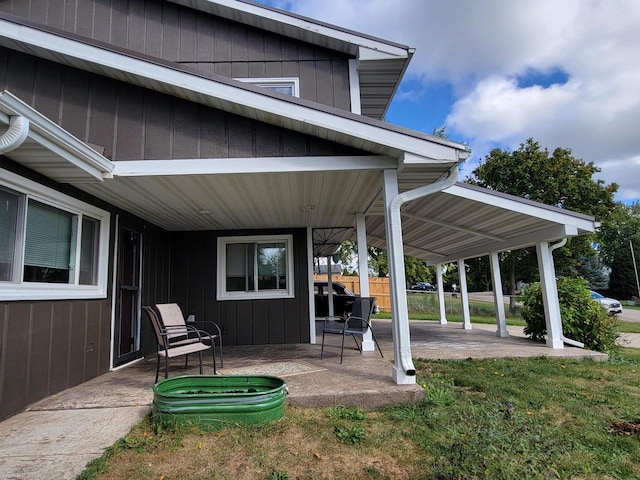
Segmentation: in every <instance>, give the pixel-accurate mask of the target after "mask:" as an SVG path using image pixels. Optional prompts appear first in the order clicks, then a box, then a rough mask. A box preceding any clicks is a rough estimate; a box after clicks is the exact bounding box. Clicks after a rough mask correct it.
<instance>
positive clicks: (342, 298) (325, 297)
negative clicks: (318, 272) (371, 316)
mask: <svg viewBox="0 0 640 480" xmlns="http://www.w3.org/2000/svg"><path fill="white" fill-rule="evenodd" d="M331 286H332V287H333V314H334V315H335V316H336V317H344V316H346V315H348V314H350V313H351V309H352V308H353V301H354V299H355V298H357V297H359V295H356V294H355V293H353V292H352V291H351V290H349V289H348V288H347V286H346V285H345V284H344V283H340V282H331ZM313 290H314V303H315V309H316V317H326V316H327V315H329V294H328V293H329V288H328V283H327V282H313ZM373 313H380V307H379V306H378V305H377V304H375V305H374V306H373Z"/></svg>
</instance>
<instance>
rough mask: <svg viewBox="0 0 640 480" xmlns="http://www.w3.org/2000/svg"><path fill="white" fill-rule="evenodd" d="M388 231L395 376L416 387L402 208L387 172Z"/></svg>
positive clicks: (394, 180)
mask: <svg viewBox="0 0 640 480" xmlns="http://www.w3.org/2000/svg"><path fill="white" fill-rule="evenodd" d="M383 180H384V182H383V183H384V204H385V209H384V213H385V231H386V236H387V252H388V261H389V276H390V280H391V318H392V321H391V326H392V333H393V359H394V361H393V367H392V373H391V375H392V377H393V380H394V381H395V382H396V383H397V384H415V383H416V369H415V367H414V365H413V359H412V358H411V340H410V336H409V314H408V311H407V291H406V289H405V284H404V283H405V280H404V279H405V271H404V249H403V246H402V223H401V218H400V209H399V208H397V211H395V210H394V208H393V205H392V202H393V200H394V199H395V198H396V197H398V173H397V171H396V170H384V173H383Z"/></svg>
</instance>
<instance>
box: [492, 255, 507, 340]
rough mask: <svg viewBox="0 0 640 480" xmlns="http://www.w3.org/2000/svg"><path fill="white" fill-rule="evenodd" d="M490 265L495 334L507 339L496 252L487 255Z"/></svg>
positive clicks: (498, 262) (500, 276)
mask: <svg viewBox="0 0 640 480" xmlns="http://www.w3.org/2000/svg"><path fill="white" fill-rule="evenodd" d="M489 263H490V264H491V282H492V283H493V304H494V306H495V309H496V325H497V327H498V328H497V330H496V334H497V335H498V336H499V337H508V336H509V331H508V330H507V317H506V315H505V313H504V296H503V295H502V275H501V274H500V259H499V258H498V252H491V253H490V254H489Z"/></svg>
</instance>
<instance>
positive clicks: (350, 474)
mask: <svg viewBox="0 0 640 480" xmlns="http://www.w3.org/2000/svg"><path fill="white" fill-rule="evenodd" d="M416 368H417V372H418V381H419V382H420V384H421V385H422V386H423V388H424V389H425V394H426V398H425V400H423V401H421V402H419V403H415V404H402V405H397V406H393V407H390V408H386V409H383V410H380V411H374V412H363V411H360V410H357V409H352V408H344V407H331V408H312V409H301V408H295V407H290V406H287V409H286V413H285V417H284V418H283V419H282V420H280V421H279V422H276V423H273V424H269V425H266V426H259V427H230V428H227V429H224V430H220V431H218V432H209V433H205V432H201V431H198V430H196V429H189V428H185V427H182V428H154V427H153V425H152V424H151V422H150V421H149V420H145V421H143V422H142V423H141V424H139V425H138V426H137V427H136V428H134V430H133V431H132V432H131V433H130V434H129V435H127V436H126V437H125V438H123V439H122V440H120V441H119V442H118V443H117V444H116V445H114V446H113V447H112V448H110V449H109V450H108V451H107V453H106V454H105V455H104V456H103V457H102V458H101V459H98V460H96V461H94V462H93V463H92V464H91V466H90V467H89V468H88V470H86V471H85V472H84V474H83V475H82V476H81V477H80V478H83V479H90V478H97V479H130V478H136V479H156V480H157V479H166V480H169V479H205V478H206V479H237V478H242V479H260V480H263V479H335V478H345V479H347V478H348V479H434V480H435V479H440V480H444V479H505V480H507V479H508V480H512V479H549V478H563V479H568V478H572V479H585V480H595V479H598V480H601V479H638V478H640V350H633V349H624V350H622V351H621V352H620V353H619V354H618V355H616V356H613V357H611V359H610V360H609V361H608V362H603V363H598V362H594V361H589V360H583V361H569V360H567V359H553V358H548V357H538V358H532V359H497V360H493V359H491V360H458V361H454V360H448V361H431V360H429V361H427V360H420V359H418V360H416Z"/></svg>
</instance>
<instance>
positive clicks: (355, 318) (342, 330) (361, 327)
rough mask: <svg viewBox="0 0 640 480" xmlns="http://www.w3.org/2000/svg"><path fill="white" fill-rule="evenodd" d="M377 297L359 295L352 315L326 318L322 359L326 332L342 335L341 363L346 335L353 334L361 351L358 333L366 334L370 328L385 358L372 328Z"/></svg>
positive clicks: (322, 352) (322, 350) (322, 351)
mask: <svg viewBox="0 0 640 480" xmlns="http://www.w3.org/2000/svg"><path fill="white" fill-rule="evenodd" d="M375 301H376V299H375V297H358V298H356V299H355V301H354V303H353V309H352V310H351V315H349V316H348V317H347V318H346V319H345V318H342V317H329V318H326V319H325V321H324V324H323V326H322V347H321V349H320V359H321V360H322V358H323V356H324V338H325V335H326V334H329V335H342V344H341V346H340V363H342V359H343V356H344V337H346V336H347V335H351V336H352V337H353V340H354V341H355V342H356V346H357V347H358V350H359V351H362V346H361V345H360V344H359V343H358V339H357V338H356V335H364V334H365V333H367V331H368V330H370V331H371V336H372V337H373V341H374V342H375V344H376V346H377V347H378V351H379V352H380V355H381V356H382V357H383V358H384V355H383V353H382V349H381V348H380V344H379V343H378V339H377V338H376V334H375V333H374V332H373V328H371V315H372V314H373V309H374V308H375Z"/></svg>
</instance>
